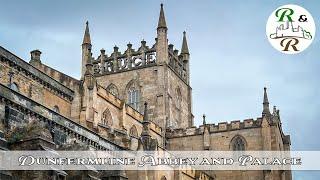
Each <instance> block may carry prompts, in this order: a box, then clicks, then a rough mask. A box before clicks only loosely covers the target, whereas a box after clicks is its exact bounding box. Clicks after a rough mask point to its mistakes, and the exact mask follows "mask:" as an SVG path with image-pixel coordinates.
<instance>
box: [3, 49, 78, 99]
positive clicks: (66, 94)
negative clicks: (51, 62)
mask: <svg viewBox="0 0 320 180" xmlns="http://www.w3.org/2000/svg"><path fill="white" fill-rule="evenodd" d="M0 60H1V61H7V62H8V64H9V65H10V66H11V67H13V68H15V69H17V70H18V71H22V72H24V73H25V74H26V75H27V76H29V77H31V78H32V79H34V80H35V81H37V82H39V83H40V84H42V85H43V86H44V87H47V88H49V89H51V90H53V91H56V92H57V94H58V95H59V96H62V97H63V98H67V99H69V100H70V101H72V100H73V96H74V91H73V90H71V89H69V88H68V87H66V86H64V85H63V84H61V83H60V82H58V81H56V80H55V79H53V78H52V77H50V76H48V75H47V74H45V73H43V72H42V71H40V70H38V69H37V68H35V67H33V66H32V65H30V64H29V63H27V62H26V61H24V60H22V59H21V58H19V57H17V56H16V55H14V54H13V53H11V52H10V51H8V50H6V49H5V48H3V47H2V46H0Z"/></svg>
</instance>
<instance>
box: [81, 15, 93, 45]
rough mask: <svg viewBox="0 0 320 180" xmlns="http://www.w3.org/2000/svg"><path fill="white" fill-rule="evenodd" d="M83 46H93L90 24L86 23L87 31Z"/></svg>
mask: <svg viewBox="0 0 320 180" xmlns="http://www.w3.org/2000/svg"><path fill="white" fill-rule="evenodd" d="M82 44H91V38H90V31H89V22H88V21H87V22H86V30H85V31H84V36H83V43H82Z"/></svg>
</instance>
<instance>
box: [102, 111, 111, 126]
mask: <svg viewBox="0 0 320 180" xmlns="http://www.w3.org/2000/svg"><path fill="white" fill-rule="evenodd" d="M101 123H102V124H103V125H107V126H112V124H113V121H112V116H111V113H110V111H109V109H106V110H104V112H103V113H102V117H101Z"/></svg>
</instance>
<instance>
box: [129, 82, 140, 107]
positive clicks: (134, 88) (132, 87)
mask: <svg viewBox="0 0 320 180" xmlns="http://www.w3.org/2000/svg"><path fill="white" fill-rule="evenodd" d="M126 93H127V103H128V104H129V105H130V106H131V107H132V108H134V109H135V110H137V111H139V112H140V99H141V91H140V86H139V83H138V80H136V79H133V80H131V81H130V82H129V83H128V85H127V86H126Z"/></svg>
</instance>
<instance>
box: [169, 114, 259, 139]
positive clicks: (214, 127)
mask: <svg viewBox="0 0 320 180" xmlns="http://www.w3.org/2000/svg"><path fill="white" fill-rule="evenodd" d="M261 121H262V119H261V118H257V119H245V120H243V121H240V120H235V121H231V122H220V123H218V124H205V125H200V126H199V127H198V128H197V127H195V126H194V127H190V128H186V129H183V128H179V129H167V137H169V138H170V137H172V138H174V137H183V136H194V135H202V134H203V133H204V130H205V128H208V129H209V133H219V132H225V131H235V130H241V129H248V128H257V127H260V126H261Z"/></svg>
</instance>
